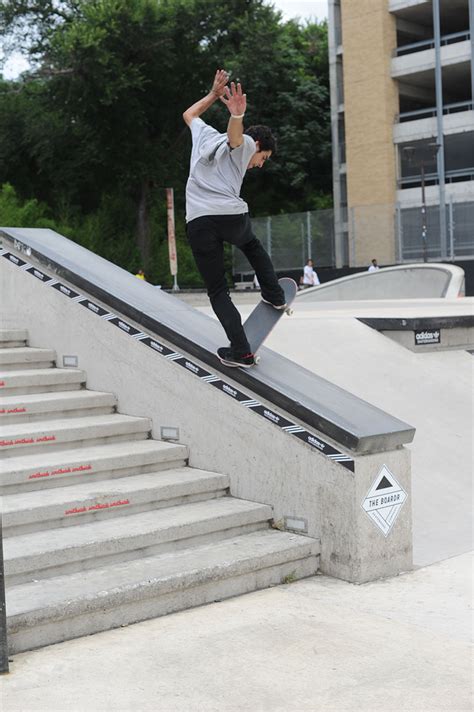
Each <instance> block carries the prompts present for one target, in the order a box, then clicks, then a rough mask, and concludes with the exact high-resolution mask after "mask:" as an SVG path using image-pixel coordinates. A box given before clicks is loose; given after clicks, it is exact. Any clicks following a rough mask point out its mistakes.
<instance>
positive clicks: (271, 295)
mask: <svg viewBox="0 0 474 712" xmlns="http://www.w3.org/2000/svg"><path fill="white" fill-rule="evenodd" d="M227 82H228V75H227V72H225V71H224V70H223V69H218V70H217V72H216V74H215V77H214V82H213V84H212V89H211V91H210V92H209V94H207V95H206V96H205V97H203V98H202V99H200V100H199V101H197V102H196V103H195V104H193V105H192V106H190V107H189V109H187V110H186V111H185V112H184V114H183V119H184V121H185V122H186V124H187V125H188V126H189V128H190V129H191V135H192V141H193V147H192V153H191V163H190V171H189V178H188V182H187V185H186V223H187V225H186V232H187V236H188V240H189V243H190V245H191V249H192V252H193V255H194V259H195V260H196V264H197V267H198V269H199V272H200V273H201V276H202V278H203V280H204V282H205V284H206V287H207V293H208V296H209V299H210V301H211V305H212V308H213V310H214V312H215V314H216V316H217V318H218V319H219V321H220V323H221V324H222V326H223V328H224V330H225V332H226V334H227V337H228V339H229V341H230V346H229V347H222V348H219V349H218V350H217V353H218V356H219V358H220V359H221V360H222V361H223V362H225V363H226V364H227V365H229V366H243V367H245V368H249V367H250V366H253V364H254V363H255V360H254V354H253V353H251V351H250V346H249V342H248V340H247V337H246V335H245V332H244V330H243V327H242V321H241V318H240V314H239V312H238V310H237V309H236V307H235V306H234V304H233V303H232V300H231V298H230V295H229V289H228V287H227V282H226V278H225V270H224V242H229V243H231V244H232V245H235V246H236V247H238V248H239V249H241V250H242V252H243V253H244V254H245V256H246V257H247V259H248V261H249V262H250V264H251V265H252V267H253V269H254V270H255V273H256V275H257V278H258V281H259V283H260V288H261V295H262V299H263V301H265V302H267V303H269V304H271V305H272V306H274V307H275V309H285V307H286V303H285V295H284V292H283V290H282V289H281V287H280V286H279V284H278V279H277V276H276V274H275V270H274V269H273V265H272V262H271V259H270V257H269V256H268V254H267V253H266V251H265V250H264V248H263V247H262V245H261V244H260V242H259V240H258V239H257V238H256V237H255V235H254V234H253V232H252V227H251V223H250V218H249V214H248V205H247V203H246V202H245V201H244V200H242V198H241V197H240V188H241V185H242V181H243V179H244V176H245V173H246V171H247V170H249V169H251V168H262V166H263V165H264V163H265V161H267V160H268V159H269V158H270V156H271V155H272V153H273V152H274V151H275V139H274V137H273V135H272V133H271V131H270V129H269V128H268V127H267V126H250V127H249V128H248V129H247V130H246V131H245V132H244V127H243V118H244V115H245V109H246V105H247V99H246V95H245V94H243V93H242V87H241V85H240V84H237V85H235V83H234V82H231V85H230V88H229V87H228V86H227ZM218 100H220V101H222V102H223V103H224V104H225V105H226V107H227V110H228V111H229V114H230V116H229V123H228V125H227V133H225V134H221V133H219V132H218V131H216V129H214V128H212V127H211V126H208V125H207V124H206V123H204V121H203V120H202V119H200V118H199V117H200V116H201V114H203V113H204V112H205V111H206V110H207V109H208V108H209V107H210V106H212V105H213V104H214V103H215V102H216V101H218Z"/></svg>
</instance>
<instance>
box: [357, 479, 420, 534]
mask: <svg viewBox="0 0 474 712" xmlns="http://www.w3.org/2000/svg"><path fill="white" fill-rule="evenodd" d="M407 499H408V495H407V493H406V492H405V490H404V489H403V487H402V486H401V485H400V483H399V482H397V480H396V479H395V477H394V475H393V474H392V473H391V472H390V470H389V469H388V467H387V465H383V467H382V469H381V470H380V472H379V474H378V475H377V477H376V478H375V480H374V483H373V485H372V487H371V488H370V489H369V491H368V492H367V495H366V497H365V499H364V500H363V501H362V503H361V506H362V509H363V510H364V512H365V513H366V514H367V516H368V517H370V519H371V520H372V521H373V523H374V524H375V525H376V526H377V527H378V528H379V529H380V530H381V531H382V533H383V535H384V536H385V537H387V536H388V535H389V534H390V531H391V529H392V527H393V525H394V523H395V520H396V518H397V517H398V515H399V514H400V510H401V508H402V507H403V505H404V504H405V502H406V500H407Z"/></svg>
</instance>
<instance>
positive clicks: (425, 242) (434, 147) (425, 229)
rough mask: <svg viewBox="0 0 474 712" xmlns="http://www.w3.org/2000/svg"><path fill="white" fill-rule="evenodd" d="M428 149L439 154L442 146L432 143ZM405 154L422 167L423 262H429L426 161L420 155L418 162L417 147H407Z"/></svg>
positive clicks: (410, 161) (413, 163) (412, 162)
mask: <svg viewBox="0 0 474 712" xmlns="http://www.w3.org/2000/svg"><path fill="white" fill-rule="evenodd" d="M427 147H428V148H429V149H431V150H432V151H433V152H436V153H437V152H438V151H439V149H440V144H439V143H435V142H431V143H428V145H427ZM403 152H404V153H405V155H406V156H407V158H408V162H409V163H410V164H411V165H415V166H416V165H419V166H420V178H421V244H422V249H423V262H428V225H427V222H428V220H427V210H426V173H425V159H424V156H423V154H421V155H420V157H419V160H418V161H416V160H415V158H416V153H417V151H416V148H415V146H405V147H404V148H403Z"/></svg>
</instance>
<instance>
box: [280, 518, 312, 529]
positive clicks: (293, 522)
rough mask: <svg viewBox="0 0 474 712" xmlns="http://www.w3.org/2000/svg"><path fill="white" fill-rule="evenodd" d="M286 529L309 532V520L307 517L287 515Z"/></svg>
mask: <svg viewBox="0 0 474 712" xmlns="http://www.w3.org/2000/svg"><path fill="white" fill-rule="evenodd" d="M285 529H291V530H292V531H294V532H307V531H308V522H307V520H306V519H297V518H296V517H285Z"/></svg>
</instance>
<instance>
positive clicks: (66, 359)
mask: <svg viewBox="0 0 474 712" xmlns="http://www.w3.org/2000/svg"><path fill="white" fill-rule="evenodd" d="M78 363H79V359H78V358H77V356H63V367H64V368H77V364H78Z"/></svg>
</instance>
